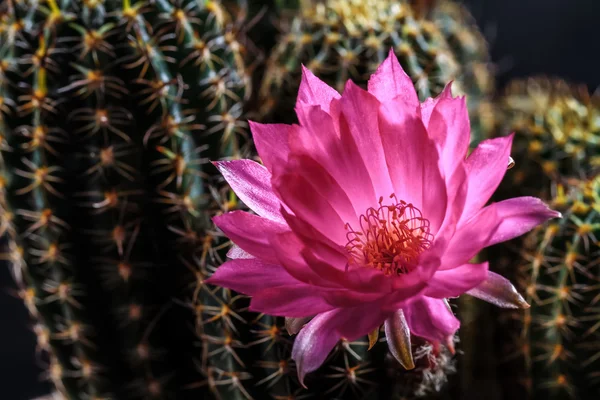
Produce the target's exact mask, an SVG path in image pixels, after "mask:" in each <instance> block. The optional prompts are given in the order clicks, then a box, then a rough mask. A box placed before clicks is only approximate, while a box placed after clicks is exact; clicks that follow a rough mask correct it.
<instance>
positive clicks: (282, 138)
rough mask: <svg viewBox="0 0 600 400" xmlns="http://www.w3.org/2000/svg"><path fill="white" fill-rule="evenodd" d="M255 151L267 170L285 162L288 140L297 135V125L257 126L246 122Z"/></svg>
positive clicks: (288, 149) (288, 147)
mask: <svg viewBox="0 0 600 400" xmlns="http://www.w3.org/2000/svg"><path fill="white" fill-rule="evenodd" d="M248 123H249V125H250V131H251V132H252V138H253V139H254V140H253V141H254V145H255V146H256V151H257V152H258V155H259V156H260V159H261V161H262V162H263V164H265V166H266V167H267V169H268V170H269V171H271V172H273V166H275V165H278V164H283V163H285V162H286V161H287V156H288V154H289V152H290V146H289V144H288V143H289V138H290V137H292V136H295V135H297V132H298V130H299V129H300V127H299V126H298V125H285V124H259V123H258V122H253V121H248Z"/></svg>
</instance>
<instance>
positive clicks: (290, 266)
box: [270, 232, 343, 288]
mask: <svg viewBox="0 0 600 400" xmlns="http://www.w3.org/2000/svg"><path fill="white" fill-rule="evenodd" d="M270 242H271V245H272V247H273V251H274V252H275V254H276V255H277V258H278V260H279V263H280V264H281V265H282V266H283V268H285V270H286V271H287V272H288V273H289V274H290V275H291V276H293V277H294V278H296V279H298V280H299V281H301V282H305V283H309V284H310V285H313V286H315V287H325V288H343V286H341V284H340V283H339V282H333V281H329V280H327V279H323V278H322V277H321V275H319V274H318V273H316V272H315V271H313V269H312V268H310V267H309V266H308V265H307V263H306V260H304V258H303V257H302V255H301V251H302V250H303V249H304V248H305V245H304V243H302V242H301V241H300V239H299V238H298V237H297V236H296V234H295V233H293V232H286V233H282V234H280V235H276V236H273V237H272V238H271V240H270Z"/></svg>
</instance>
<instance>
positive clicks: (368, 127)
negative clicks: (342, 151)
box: [341, 81, 394, 213]
mask: <svg viewBox="0 0 600 400" xmlns="http://www.w3.org/2000/svg"><path fill="white" fill-rule="evenodd" d="M379 105H380V104H379V101H378V100H377V99H376V98H375V97H373V95H372V94H370V93H369V92H367V91H365V90H363V89H361V88H359V87H358V86H357V85H355V84H354V83H353V82H352V81H348V83H347V84H346V88H345V90H344V93H343V95H342V99H341V109H342V113H343V117H344V119H345V124H342V126H341V129H347V130H348V132H349V133H348V135H351V137H352V139H353V140H354V143H356V147H357V149H358V152H359V154H360V156H361V157H362V159H363V161H364V164H365V166H366V168H367V170H368V173H369V177H370V178H371V182H372V183H373V188H374V189H375V196H376V198H379V197H380V196H383V197H386V198H387V197H388V196H389V195H390V194H392V193H393V192H394V189H393V188H392V183H391V180H390V174H389V172H388V167H387V164H386V161H385V153H384V151H383V144H382V142H381V135H380V134H379V128H378V114H379ZM366 208H368V207H365V209H366ZM362 212H364V209H363V210H361V213H362Z"/></svg>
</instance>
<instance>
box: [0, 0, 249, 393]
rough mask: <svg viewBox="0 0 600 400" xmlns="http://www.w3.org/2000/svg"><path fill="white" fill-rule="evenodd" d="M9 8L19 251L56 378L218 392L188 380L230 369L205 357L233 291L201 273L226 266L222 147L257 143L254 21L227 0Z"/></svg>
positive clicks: (230, 203)
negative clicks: (243, 28)
mask: <svg viewBox="0 0 600 400" xmlns="http://www.w3.org/2000/svg"><path fill="white" fill-rule="evenodd" d="M1 7H2V9H1V19H0V21H1V25H0V35H1V36H0V54H2V64H1V67H2V68H1V69H0V72H1V73H0V98H1V99H2V103H1V104H2V107H1V108H2V117H1V118H0V129H1V130H2V132H1V133H2V135H1V136H2V159H1V161H2V165H1V167H2V170H1V178H2V179H1V180H0V183H1V184H2V187H1V188H2V191H1V192H0V193H1V198H0V206H1V207H2V233H3V234H5V235H6V238H7V241H8V248H7V250H6V253H5V254H4V255H3V258H8V259H10V261H11V262H12V267H13V271H14V275H15V277H16V278H17V282H18V283H19V285H20V287H21V289H20V293H21V296H22V298H23V300H24V301H25V304H26V305H27V306H28V309H29V310H30V312H31V314H32V316H33V317H36V318H39V323H38V324H37V325H36V328H35V331H36V334H37V336H38V342H39V344H38V345H39V349H40V350H43V351H44V352H45V353H47V356H46V359H47V362H48V372H47V377H48V378H49V379H50V380H52V382H53V383H54V385H55V387H56V388H57V389H58V391H59V392H61V393H62V395H63V396H64V397H66V398H69V399H105V398H119V399H125V398H160V399H162V398H174V397H176V398H186V397H190V396H194V397H196V396H198V393H199V392H200V393H202V392H208V387H206V385H204V386H200V387H199V388H198V389H197V390H196V391H193V390H186V389H185V388H186V387H187V385H189V384H192V383H193V382H195V381H200V380H202V379H203V378H202V376H201V374H202V373H204V372H206V371H207V370H211V371H214V370H215V369H217V368H219V371H223V372H229V369H228V368H229V366H228V364H227V362H226V360H225V361H223V359H222V358H219V357H214V359H212V358H211V359H210V360H204V361H206V362H204V363H202V362H199V363H198V365H199V371H196V370H195V369H194V363H193V359H194V357H195V358H197V359H199V360H201V359H202V349H206V348H207V347H208V344H207V343H206V340H207V339H206V338H207V337H208V335H209V332H204V331H202V332H200V328H202V327H203V325H202V324H201V323H200V322H203V321H204V320H205V319H207V316H206V315H207V313H208V314H210V313H212V315H213V316H217V315H219V313H218V312H215V310H216V308H217V307H218V305H220V304H221V303H220V302H219V298H218V296H212V293H204V292H202V293H197V296H193V294H194V293H193V289H194V287H193V286H195V284H194V285H191V286H190V284H189V282H190V276H191V279H192V281H193V277H194V276H197V277H199V276H200V274H201V273H202V271H203V270H204V269H205V268H208V267H214V266H216V265H217V264H218V255H217V252H218V250H219V246H223V243H224V240H221V239H220V238H219V236H218V235H217V233H216V232H214V229H213V228H212V225H211V223H210V217H211V215H214V213H215V212H219V211H220V210H221V209H223V208H225V209H227V208H229V207H235V206H236V199H235V198H234V197H232V196H231V195H230V194H229V192H228V190H227V188H226V187H225V186H224V185H223V184H222V182H221V181H219V179H218V178H216V174H213V172H216V171H213V170H212V169H211V168H212V166H210V164H208V159H222V158H235V157H240V156H242V155H243V154H245V152H246V151H247V146H246V144H245V143H247V141H246V140H245V138H246V131H245V126H246V123H245V121H244V120H243V117H242V116H243V112H244V106H245V101H246V100H247V98H248V96H249V93H250V89H251V88H250V85H249V84H248V82H249V80H250V78H249V75H248V71H247V69H246V66H245V63H244V57H245V54H244V52H245V49H244V46H243V45H242V44H241V43H240V42H239V41H238V39H237V32H238V30H239V26H238V25H239V24H238V22H239V21H238V20H237V19H234V18H232V16H230V15H229V14H228V11H227V10H226V9H225V8H224V7H223V5H222V4H220V3H219V2H218V1H206V2H195V1H166V0H164V1H163V0H159V1H138V2H133V1H130V0H123V1H110V0H109V1H105V2H96V1H85V2H75V1H69V0H44V1H34V0H32V1H14V0H8V1H7V2H3V4H2V6H1ZM188 272H189V273H188ZM178 304H185V305H190V307H191V308H192V309H196V308H201V307H204V309H203V311H202V314H201V316H198V323H194V319H195V314H194V313H193V312H190V310H189V309H188V308H185V307H180V306H179V305H178ZM194 325H195V326H196V327H197V328H198V329H196V330H193V329H191V327H193V326H194ZM203 342H204V343H203ZM195 343H196V344H200V345H202V344H203V346H199V347H198V346H196V347H195V346H194V344H195ZM209 378H211V379H212V378H213V376H212V375H211V376H209ZM218 380H219V381H218V383H219V384H220V385H222V386H220V387H221V388H223V390H225V389H226V390H230V389H232V385H229V387H227V384H225V383H223V382H225V381H226V379H225V378H224V377H223V375H222V374H220V375H219V376H218ZM235 393H237V392H234V394H232V397H231V398H240V397H236V396H237V395H236V394H235ZM238 395H239V393H238ZM200 396H201V397H202V395H201V394H200Z"/></svg>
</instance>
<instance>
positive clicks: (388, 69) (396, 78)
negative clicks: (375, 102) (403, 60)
mask: <svg viewBox="0 0 600 400" xmlns="http://www.w3.org/2000/svg"><path fill="white" fill-rule="evenodd" d="M368 88H369V93H371V94H373V95H375V97H377V98H378V99H379V101H381V102H382V103H383V102H386V101H390V100H392V99H394V98H400V99H401V100H402V101H403V102H404V103H406V104H409V105H411V106H412V107H418V106H419V97H418V96H417V92H416V91H415V85H414V84H413V82H412V79H410V77H409V76H408V75H407V74H406V72H404V69H402V66H401V65H400V63H399V62H398V58H397V57H396V55H395V54H394V50H393V49H390V51H389V54H388V56H387V58H386V59H385V61H384V62H383V63H381V65H380V66H379V67H378V68H377V71H375V73H374V74H373V75H371V79H369V84H368Z"/></svg>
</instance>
